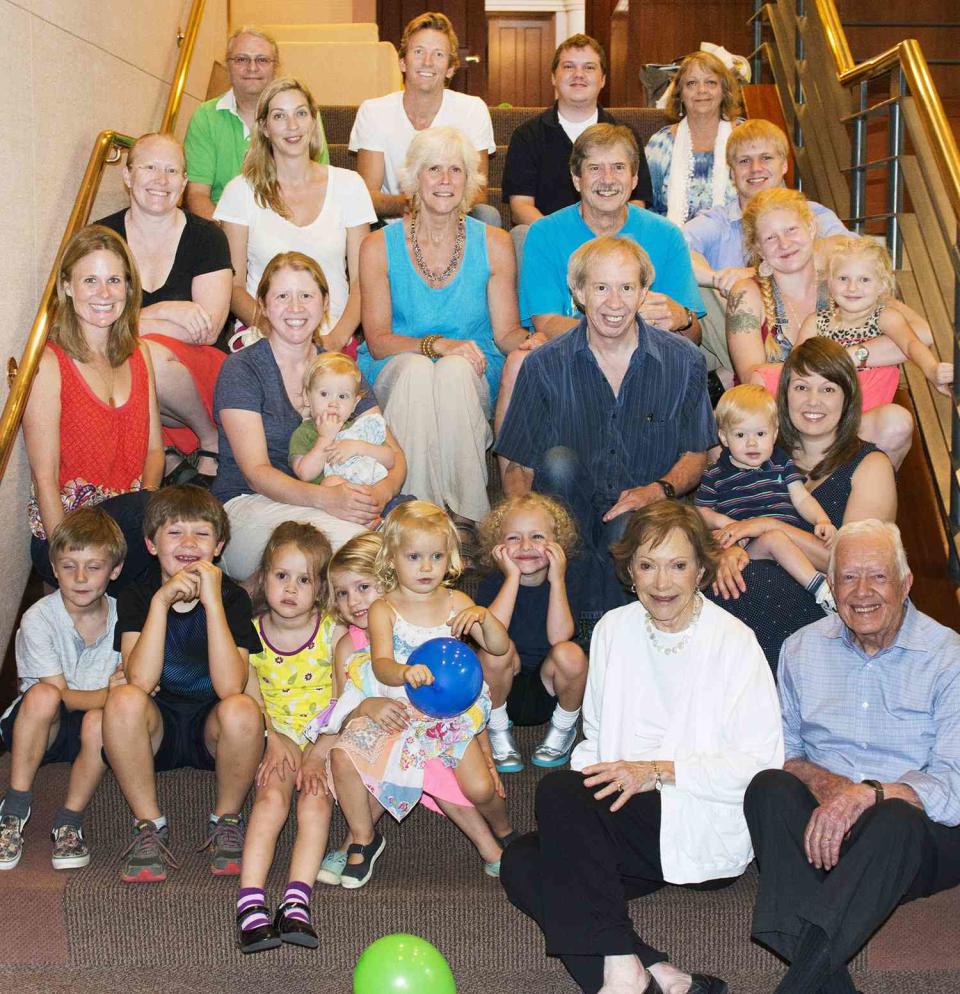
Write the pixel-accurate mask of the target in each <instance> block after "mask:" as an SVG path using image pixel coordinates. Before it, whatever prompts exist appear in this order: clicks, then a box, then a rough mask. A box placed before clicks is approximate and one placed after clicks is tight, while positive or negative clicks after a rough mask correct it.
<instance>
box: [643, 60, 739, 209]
mask: <svg viewBox="0 0 960 994" xmlns="http://www.w3.org/2000/svg"><path fill="white" fill-rule="evenodd" d="M741 106H742V98H741V94H740V83H739V81H738V80H737V77H736V76H735V75H734V74H733V73H732V72H731V71H730V70H729V69H728V68H727V67H726V66H725V65H724V64H723V63H722V62H721V61H720V59H718V58H717V57H716V56H715V55H712V54H711V53H710V52H693V53H691V54H690V55H688V56H687V57H686V58H685V59H684V60H683V62H681V63H680V68H679V69H678V70H677V74H676V76H674V78H673V83H672V84H671V85H670V91H669V97H668V100H667V106H666V113H667V116H668V117H669V118H670V119H671V120H673V121H675V122H676V123H675V124H669V125H667V126H666V127H665V128H661V129H660V130H659V131H658V132H657V133H656V134H655V135H653V137H652V138H651V139H650V141H648V142H647V147H646V157H647V164H648V165H649V166H650V180H651V183H652V185H653V203H652V204H651V205H650V206H651V209H652V210H654V211H656V212H657V213H658V214H666V215H667V217H668V218H670V220H671V221H673V222H674V224H680V225H682V224H683V223H684V221H687V220H688V219H689V218H692V217H693V216H694V215H695V214H697V213H698V212H700V211H702V210H706V209H707V208H708V207H715V206H718V205H722V204H726V203H729V202H731V201H734V200H736V198H737V191H736V190H735V189H734V187H733V184H732V183H731V181H730V174H729V170H728V169H727V162H726V148H727V138H728V137H729V135H730V132H731V131H732V130H733V126H734V125H735V124H736V123H737V121H738V119H739V117H740V111H741Z"/></svg>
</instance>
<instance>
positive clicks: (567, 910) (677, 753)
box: [500, 501, 783, 994]
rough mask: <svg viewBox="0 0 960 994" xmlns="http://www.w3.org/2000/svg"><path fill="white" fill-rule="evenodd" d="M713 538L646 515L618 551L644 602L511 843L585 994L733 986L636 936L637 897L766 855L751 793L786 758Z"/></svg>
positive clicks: (601, 633) (719, 879) (769, 694)
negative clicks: (723, 588)
mask: <svg viewBox="0 0 960 994" xmlns="http://www.w3.org/2000/svg"><path fill="white" fill-rule="evenodd" d="M715 551H716V550H715V546H714V544H713V541H712V539H711V538H710V535H709V533H708V531H707V529H706V526H705V525H704V524H703V522H702V520H701V519H700V517H699V515H698V514H697V512H696V511H695V510H694V509H693V508H692V507H690V506H688V505H686V504H680V503H677V502H674V501H662V502H660V503H657V504H653V505H650V506H648V507H646V508H644V509H643V510H640V511H637V512H636V513H635V514H634V515H633V517H632V518H631V519H630V522H629V524H628V525H627V528H626V531H625V532H624V536H623V538H622V539H621V541H620V542H618V543H617V544H616V545H614V546H613V548H612V549H611V552H612V553H613V556H614V560H615V562H616V564H617V571H618V575H619V576H620V578H621V580H623V581H624V582H625V583H627V584H629V585H630V589H631V590H632V591H634V592H635V593H636V595H637V601H636V602H635V603H632V604H628V605H627V606H626V607H620V608H617V609H615V610H613V611H610V612H608V613H607V614H606V615H604V617H603V618H602V619H601V620H600V622H599V624H598V625H597V627H596V629H595V630H594V633H593V641H592V644H591V648H590V671H589V675H588V678H587V691H586V697H585V699H584V702H583V731H584V735H585V739H584V741H583V742H581V743H580V744H579V745H578V746H577V748H576V749H575V750H574V753H573V756H572V759H571V764H570V765H571V766H572V767H573V769H572V770H570V771H558V772H556V773H552V774H549V775H548V776H546V777H544V779H543V780H541V781H540V785H539V787H538V790H537V799H536V812H537V823H538V825H539V831H537V832H534V833H531V834H529V835H526V836H524V837H523V838H521V839H519V840H517V841H516V842H514V843H513V844H512V845H510V846H509V847H508V848H507V850H506V851H505V852H504V856H503V863H502V867H501V875H500V879H501V881H502V883H503V886H504V888H505V889H506V891H507V895H508V896H509V898H510V900H511V901H512V902H513V903H514V904H515V905H516V906H517V907H518V908H520V910H521V911H523V912H525V913H526V914H528V915H530V916H531V917H532V918H533V919H534V920H535V921H536V922H537V923H538V924H539V926H540V928H541V929H542V930H543V933H544V937H545V939H546V946H547V949H546V951H547V953H548V955H555V956H559V957H560V959H561V960H562V961H563V964H564V966H566V968H567V970H568V971H569V972H570V974H571V975H572V976H573V979H574V980H575V981H576V982H577V983H578V984H579V985H580V988H581V990H582V991H584V992H586V994H597V992H601V994H659V992H661V991H662V992H663V994H687V992H689V994H723V992H725V991H726V990H727V985H726V983H724V981H722V980H720V979H719V978H718V977H711V976H708V975H706V974H698V973H693V974H690V973H687V972H684V971H683V970H681V969H679V968H678V967H676V966H674V965H672V964H671V963H669V962H668V957H667V955H666V953H663V952H660V951H658V950H656V949H654V948H652V947H651V946H650V945H648V944H647V943H646V942H644V941H643V939H642V938H641V937H640V936H639V935H638V934H637V932H636V930H635V929H634V927H633V924H632V922H631V919H630V916H629V914H628V913H627V903H626V902H627V901H628V900H629V899H631V898H634V897H640V896H642V895H644V894H650V893H652V892H653V891H655V890H658V889H659V888H660V887H662V886H663V885H664V884H665V883H671V884H685V885H690V886H694V887H698V888H701V889H714V888H719V887H723V886H725V885H727V884H729V883H732V882H733V881H734V880H735V879H736V878H737V877H738V876H740V874H741V873H743V871H744V870H745V869H746V867H747V864H748V863H749V862H750V860H751V859H752V858H753V852H752V850H751V848H750V835H749V832H748V831H747V824H746V821H745V820H744V816H743V794H744V791H745V790H746V788H747V785H748V784H749V783H750V780H751V778H752V777H753V776H754V775H755V773H757V772H758V771H759V770H762V769H765V768H767V767H779V766H782V765H783V733H782V730H781V722H780V708H779V706H778V703H777V694H776V690H775V688H774V684H773V678H772V676H771V674H770V667H769V666H768V665H767V661H766V659H765V658H764V655H763V652H762V651H761V649H760V646H759V645H758V644H757V640H756V638H754V636H753V633H752V632H751V631H750V629H749V628H747V627H746V626H745V625H744V624H743V623H742V622H740V621H738V620H737V619H736V618H734V617H733V616H732V615H730V614H728V613H727V612H726V611H724V610H723V609H722V608H718V607H717V605H715V604H712V603H711V602H710V601H707V600H705V599H704V598H703V596H702V595H701V593H700V588H701V587H703V586H706V585H707V584H709V583H710V582H711V580H712V577H713V574H714V570H715V565H714V564H715Z"/></svg>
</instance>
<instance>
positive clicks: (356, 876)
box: [340, 830, 387, 890]
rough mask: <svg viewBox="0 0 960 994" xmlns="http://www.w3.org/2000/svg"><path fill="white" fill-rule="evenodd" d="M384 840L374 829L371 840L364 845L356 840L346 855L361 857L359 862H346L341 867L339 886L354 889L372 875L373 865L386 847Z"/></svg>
mask: <svg viewBox="0 0 960 994" xmlns="http://www.w3.org/2000/svg"><path fill="white" fill-rule="evenodd" d="M386 845H387V843H386V840H385V839H384V837H383V836H382V835H381V834H380V833H379V832H378V831H376V830H374V833H373V842H368V843H367V844H366V845H365V846H361V845H358V844H357V843H356V842H354V843H353V845H351V846H350V848H349V849H348V850H347V856H353V855H359V856H361V857H362V862H360V863H349V862H348V863H347V864H346V866H344V868H343V874H342V876H341V877H340V886H341V887H346V888H347V890H356V889H357V888H358V887H362V886H363V885H364V884H365V883H366V882H367V881H368V880H369V879H370V877H371V876H372V875H373V866H374V864H375V863H376V861H377V860H378V859H379V858H380V854H381V853H382V852H383V850H384V849H385V848H386Z"/></svg>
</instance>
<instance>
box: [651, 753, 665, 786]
mask: <svg viewBox="0 0 960 994" xmlns="http://www.w3.org/2000/svg"><path fill="white" fill-rule="evenodd" d="M653 775H654V777H656V782H655V783H654V785H653V786H654V787H655V788H656V789H657V790H663V777H662V776H661V775H660V764H659V763H658V762H657V761H656V760H654V761H653Z"/></svg>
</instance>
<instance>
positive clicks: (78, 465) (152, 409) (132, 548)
mask: <svg viewBox="0 0 960 994" xmlns="http://www.w3.org/2000/svg"><path fill="white" fill-rule="evenodd" d="M139 317H140V276H139V274H138V273H137V266H136V263H135V262H134V260H133V256H132V255H131V254H130V250H129V249H128V248H127V245H126V243H125V242H124V241H123V239H122V238H121V237H120V236H119V235H118V234H116V233H115V232H113V231H111V230H110V229H109V228H104V227H101V226H100V225H90V226H89V227H87V228H83V229H82V230H81V231H78V232H77V233H76V234H75V235H74V236H73V237H72V238H71V239H70V241H69V242H67V245H66V248H65V249H64V250H63V255H62V256H61V257H60V265H59V271H58V277H57V302H56V305H55V309H54V314H53V322H52V326H51V331H50V337H49V340H48V342H47V345H46V348H45V349H44V350H43V355H42V356H41V357H40V364H39V367H38V369H37V375H36V379H35V380H34V382H33V387H32V389H31V391H30V401H29V403H28V404H27V409H26V411H25V412H24V415H23V439H24V442H25V443H26V447H27V459H28V460H29V462H30V475H31V477H32V479H33V492H32V495H31V498H30V504H29V513H30V530H31V531H32V532H33V542H32V544H31V550H30V552H31V556H32V558H33V565H34V567H35V568H36V570H37V572H38V573H39V574H40V576H41V577H42V578H43V579H44V580H45V581H47V582H48V583H50V584H53V585H56V582H57V581H56V578H55V577H54V575H53V572H52V570H51V568H50V558H49V555H48V547H47V539H48V537H49V536H50V534H51V533H52V532H53V529H54V528H56V526H57V525H58V524H59V523H60V522H61V521H62V520H63V517H64V515H65V514H66V513H67V512H68V511H72V510H74V508H77V507H83V506H85V505H86V506H92V505H94V504H101V505H102V506H103V509H104V510H105V511H106V512H107V513H108V514H109V515H110V516H111V517H112V518H113V519H114V520H115V521H116V522H117V524H118V525H119V526H120V529H121V531H122V532H123V533H124V538H125V539H126V540H127V550H128V551H127V558H126V561H125V563H124V568H123V571H122V573H121V574H120V576H119V577H118V578H117V579H116V580H115V581H114V582H113V583H112V584H111V585H110V587H109V588H108V589H109V590H110V591H111V592H112V593H115V592H116V590H117V589H119V588H120V587H122V586H124V585H125V584H127V583H130V582H133V581H137V580H140V579H142V577H143V576H144V574H145V573H147V572H148V571H149V570H150V569H151V557H150V556H149V555H148V554H147V550H146V546H145V545H144V543H143V512H144V508H145V506H146V499H147V497H148V496H149V494H148V493H146V491H149V490H152V489H155V488H156V487H158V486H159V485H160V478H161V476H162V475H163V443H162V441H161V438H160V411H159V408H158V406H157V394H156V390H155V388H154V382H153V366H152V365H151V362H150V353H149V351H148V350H147V347H146V345H144V344H142V343H141V342H140V341H139V339H138V337H137V324H138V320H139Z"/></svg>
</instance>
